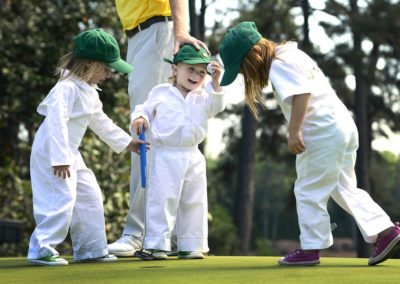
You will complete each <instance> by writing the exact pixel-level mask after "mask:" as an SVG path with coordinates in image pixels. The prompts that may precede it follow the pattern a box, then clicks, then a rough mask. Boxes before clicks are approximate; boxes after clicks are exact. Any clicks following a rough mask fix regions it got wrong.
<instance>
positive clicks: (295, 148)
mask: <svg viewBox="0 0 400 284" xmlns="http://www.w3.org/2000/svg"><path fill="white" fill-rule="evenodd" d="M288 147H289V151H290V153H292V154H295V155H297V154H301V153H303V152H304V151H305V150H306V146H305V145H304V142H303V136H302V135H301V131H300V130H290V129H289V139H288Z"/></svg>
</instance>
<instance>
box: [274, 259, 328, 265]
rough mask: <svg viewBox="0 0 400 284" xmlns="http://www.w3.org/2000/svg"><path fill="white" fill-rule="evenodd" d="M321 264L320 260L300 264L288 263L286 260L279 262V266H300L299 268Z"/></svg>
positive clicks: (300, 262)
mask: <svg viewBox="0 0 400 284" xmlns="http://www.w3.org/2000/svg"><path fill="white" fill-rule="evenodd" d="M320 263H321V262H320V261H319V260H313V261H299V262H287V261H284V260H281V259H280V260H278V264H279V265H293V266H295V265H299V266H313V265H318V264H320Z"/></svg>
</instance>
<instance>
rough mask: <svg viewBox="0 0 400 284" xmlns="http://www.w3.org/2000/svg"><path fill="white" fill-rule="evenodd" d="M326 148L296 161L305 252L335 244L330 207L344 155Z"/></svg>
mask: <svg viewBox="0 0 400 284" xmlns="http://www.w3.org/2000/svg"><path fill="white" fill-rule="evenodd" d="M323 148H324V147H320V148H318V149H310V147H308V148H307V150H306V152H304V153H303V154H302V155H300V156H298V157H297V161H296V168H297V180H296V183H295V189H294V193H295V196H296V208H297V216H298V221H299V227H300V244H301V248H302V249H303V250H316V249H325V248H328V247H330V246H331V245H332V244H333V237H332V233H331V229H330V216H329V213H328V210H327V203H328V200H329V198H330V194H331V192H332V191H333V190H334V189H335V187H336V184H337V181H338V178H339V172H338V170H337V168H336V166H335V165H336V160H337V159H338V158H339V157H338V156H340V155H339V153H338V152H335V151H330V152H331V153H326V149H323ZM324 152H325V153H326V155H323V153H324ZM333 165H334V166H333Z"/></svg>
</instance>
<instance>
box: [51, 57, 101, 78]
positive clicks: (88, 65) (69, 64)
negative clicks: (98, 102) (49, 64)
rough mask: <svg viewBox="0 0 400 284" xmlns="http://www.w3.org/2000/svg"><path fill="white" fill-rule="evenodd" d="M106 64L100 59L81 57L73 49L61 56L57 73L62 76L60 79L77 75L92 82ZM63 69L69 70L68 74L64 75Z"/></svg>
mask: <svg viewBox="0 0 400 284" xmlns="http://www.w3.org/2000/svg"><path fill="white" fill-rule="evenodd" d="M105 65H106V64H105V63H102V62H99V61H93V60H88V59H82V58H79V57H77V56H75V55H74V54H73V52H72V51H71V52H69V53H67V54H65V55H64V56H62V57H61V58H60V60H59V62H58V65H57V71H56V74H55V75H59V76H60V79H59V80H65V79H67V78H69V77H70V76H72V75H75V76H78V77H79V78H81V79H82V80H84V81H86V82H88V83H90V82H91V80H92V78H93V77H94V76H95V75H96V74H98V73H99V72H102V70H104V66H105ZM63 69H67V70H68V71H69V73H68V75H66V76H63V74H62V70H63Z"/></svg>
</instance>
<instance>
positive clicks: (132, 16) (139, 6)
mask: <svg viewBox="0 0 400 284" xmlns="http://www.w3.org/2000/svg"><path fill="white" fill-rule="evenodd" d="M115 6H116V8H117V13H118V16H119V18H120V21H121V23H122V28H123V29H124V30H131V29H133V28H135V27H136V26H137V25H139V24H141V23H143V22H144V21H146V20H147V19H149V18H151V17H154V16H171V8H170V6H169V0H115Z"/></svg>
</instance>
